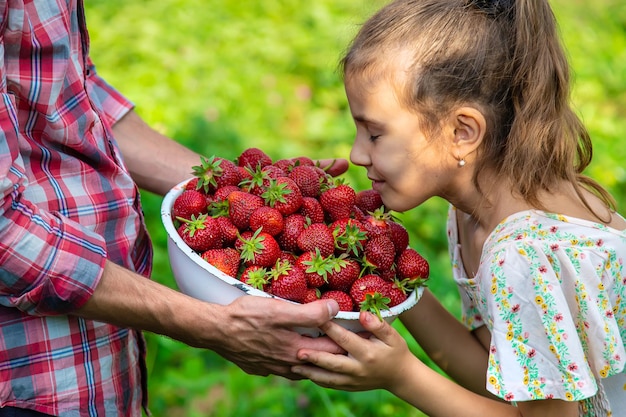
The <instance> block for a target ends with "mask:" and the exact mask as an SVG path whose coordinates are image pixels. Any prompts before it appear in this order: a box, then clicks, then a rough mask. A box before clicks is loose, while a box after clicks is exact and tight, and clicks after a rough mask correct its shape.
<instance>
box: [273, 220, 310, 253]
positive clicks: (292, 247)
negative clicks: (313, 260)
mask: <svg viewBox="0 0 626 417" xmlns="http://www.w3.org/2000/svg"><path fill="white" fill-rule="evenodd" d="M305 226H306V219H305V218H304V216H303V215H301V214H297V213H294V214H291V215H289V216H287V217H285V225H284V227H283V231H282V233H280V234H279V235H278V236H276V239H277V240H278V243H279V244H280V247H281V248H283V249H284V250H287V251H291V252H295V251H298V250H299V248H298V236H300V233H302V231H303V230H304V228H305Z"/></svg>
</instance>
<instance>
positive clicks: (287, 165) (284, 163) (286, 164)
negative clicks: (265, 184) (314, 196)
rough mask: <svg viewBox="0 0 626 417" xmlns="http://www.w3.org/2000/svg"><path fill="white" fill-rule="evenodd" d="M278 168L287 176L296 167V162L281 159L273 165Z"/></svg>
mask: <svg viewBox="0 0 626 417" xmlns="http://www.w3.org/2000/svg"><path fill="white" fill-rule="evenodd" d="M272 165H273V166H275V167H276V168H280V169H281V170H282V171H283V172H284V173H285V174H287V173H288V172H289V171H291V169H292V168H293V167H294V162H293V161H292V160H291V159H279V160H277V161H274V163H273V164H272Z"/></svg>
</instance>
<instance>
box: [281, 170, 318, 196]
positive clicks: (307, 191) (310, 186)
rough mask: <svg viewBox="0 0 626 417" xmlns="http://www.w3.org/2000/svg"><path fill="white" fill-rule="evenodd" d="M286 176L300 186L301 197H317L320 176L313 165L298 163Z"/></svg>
mask: <svg viewBox="0 0 626 417" xmlns="http://www.w3.org/2000/svg"><path fill="white" fill-rule="evenodd" d="M288 177H289V178H291V179H292V180H293V181H294V182H295V183H296V184H297V185H298V187H299V188H300V191H301V192H302V196H303V197H317V196H319V194H320V185H321V184H320V177H319V174H318V173H317V171H316V169H315V167H313V166H310V165H298V166H295V167H293V169H292V170H291V171H290V172H289V174H288Z"/></svg>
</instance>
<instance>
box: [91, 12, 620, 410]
mask: <svg viewBox="0 0 626 417" xmlns="http://www.w3.org/2000/svg"><path fill="white" fill-rule="evenodd" d="M87 3H88V4H87V5H86V15H87V22H88V26H89V27H90V32H91V50H92V57H93V59H94V62H95V63H96V66H97V68H98V71H99V73H100V74H101V75H103V76H104V77H105V78H106V79H107V80H108V81H109V82H110V83H111V84H113V85H114V86H116V87H117V88H118V89H119V90H120V91H122V92H123V93H124V94H125V95H126V96H127V97H129V98H130V99H131V100H132V101H133V102H134V103H136V105H137V111H138V113H139V114H141V115H142V116H143V117H144V118H145V119H146V120H147V121H148V122H149V123H150V124H152V125H153V126H155V127H157V128H158V129H159V130H161V131H162V132H164V133H165V134H167V135H170V136H171V137H173V138H175V139H176V140H178V141H179V142H181V143H184V144H185V145H187V146H189V147H191V148H192V149H194V150H196V151H198V152H201V153H203V154H206V155H212V154H216V155H220V156H223V157H228V158H233V157H235V156H237V155H238V154H239V152H241V151H242V150H243V149H245V148H246V147H250V146H256V147H260V148H262V149H264V150H265V151H266V152H268V153H269V154H270V155H271V156H272V157H273V158H275V159H278V158H282V157H289V156H296V155H308V156H311V157H314V158H322V157H348V154H349V150H350V145H351V142H352V136H353V134H354V126H353V123H352V121H351V119H350V115H349V112H348V109H347V103H346V100H345V96H344V91H343V87H342V84H341V80H340V77H339V74H338V73H337V71H336V66H337V62H338V59H339V57H340V56H341V54H342V52H343V51H344V49H345V47H346V45H347V44H348V43H349V41H350V39H351V37H352V36H353V35H354V33H355V32H356V30H357V29H358V26H359V24H360V23H361V22H362V21H363V20H364V19H365V18H366V17H367V16H368V15H369V14H370V13H372V12H373V11H374V10H375V9H377V8H378V7H380V6H381V5H382V4H384V2H383V1H380V0H364V1H357V0H316V1H313V2H303V1H300V0H263V1H258V2H240V1H217V0H204V1H199V0H196V1H186V0H135V1H129V0H91V1H88V2H87ZM552 4H553V7H554V9H555V13H556V15H557V18H558V20H559V22H560V25H561V31H562V34H563V38H564V41H565V44H566V47H567V50H568V53H569V55H570V58H571V63H572V67H573V70H574V76H575V88H574V97H573V98H574V104H575V106H576V109H577V111H578V112H579V114H580V115H581V116H582V117H583V119H584V121H585V122H586V124H587V126H588V127H589V129H590V131H591V134H592V137H593V139H594V143H595V154H594V162H593V164H592V166H591V167H590V168H589V170H588V173H589V174H590V175H591V176H593V177H594V178H596V179H597V180H599V181H600V182H601V183H603V184H604V185H605V186H606V187H608V188H609V190H610V191H611V192H613V194H614V195H615V196H616V198H617V200H618V203H620V206H623V205H624V203H626V172H625V171H624V161H626V149H625V147H624V146H623V142H621V140H622V136H623V135H624V132H626V118H624V115H625V114H626V4H625V3H624V1H623V0H596V1H594V2H589V1H584V0H555V1H553V2H552ZM346 179H347V180H348V182H349V183H350V184H352V185H354V186H355V187H356V188H358V189H363V188H368V187H369V183H368V182H367V178H366V177H365V175H364V171H363V170H362V169H358V168H356V167H351V168H350V170H349V171H348V173H347V174H346ZM143 200H144V208H145V211H146V216H147V221H148V227H149V229H150V232H151V234H152V236H153V239H154V243H155V269H154V271H155V272H154V279H156V280H158V281H159V282H162V283H164V284H166V285H168V286H172V287H175V283H174V280H173V278H172V276H171V273H170V269H169V264H168V260H167V249H166V236H165V232H164V229H163V227H162V225H161V220H160V216H159V211H160V204H161V198H160V197H158V196H155V195H151V194H148V193H145V194H144V195H143ZM445 215H446V203H445V202H443V201H441V200H439V199H433V200H431V201H428V202H427V203H426V204H424V205H423V206H421V207H419V208H417V209H415V210H412V211H411V212H409V213H404V214H402V215H401V216H400V217H401V219H402V220H403V221H404V222H405V225H406V226H407V227H408V229H409V230H410V233H411V242H412V243H411V244H412V246H414V247H415V248H416V249H417V250H419V251H420V252H422V253H423V254H424V255H425V256H426V257H427V259H428V260H429V261H430V263H431V267H432V279H431V283H430V288H431V290H432V291H433V292H434V293H435V294H436V295H437V296H438V297H440V299H441V300H442V301H443V303H444V304H445V305H446V306H447V307H448V308H449V309H450V310H451V311H452V312H453V313H454V314H457V315H458V314H459V306H458V293H457V291H456V288H455V287H454V284H453V283H452V280H451V274H450V271H449V264H448V258H447V248H446V242H445V225H444V222H445ZM207 319H210V318H207ZM394 326H395V327H396V328H397V329H398V330H400V331H401V332H402V333H403V334H405V335H406V332H405V330H404V329H403V327H402V325H401V324H400V323H399V322H396V323H395V324H394ZM146 337H147V340H148V345H149V347H148V348H149V353H148V366H149V372H150V381H149V386H150V408H151V410H152V412H153V414H154V415H155V416H168V417H178V416H181V417H182V416H185V417H195V416H209V415H210V416H257V417H261V416H263V417H269V416H295V415H297V416H303V417H306V416H328V417H343V416H355V417H357V416H358V417H368V416H421V415H422V414H421V413H419V412H418V411H416V410H414V409H412V408H411V407H409V406H408V405H407V404H406V403H404V402H403V401H400V400H398V399H396V398H394V397H393V396H391V395H390V394H388V393H387V392H385V391H375V392H368V393H346V392H339V391H333V390H327V389H322V388H319V387H317V386H315V385H314V384H312V383H309V382H307V381H299V382H291V381H287V380H285V379H282V378H278V377H267V378H262V377H256V376H250V375H247V374H245V373H244V372H243V371H241V370H239V368H237V367H236V366H235V365H233V364H230V363H228V362H227V361H224V360H223V359H222V358H221V357H219V356H218V355H216V354H214V353H212V352H206V351H202V350H198V349H193V348H190V347H187V346H185V345H183V344H181V343H179V342H176V341H172V340H170V339H167V338H164V337H160V336H155V335H153V334H147V335H146ZM408 338H409V337H408V336H407V339H408ZM409 342H410V346H411V349H412V350H413V351H414V352H415V354H416V355H419V356H420V357H423V354H422V352H421V351H420V349H419V347H418V346H417V345H416V344H415V343H414V342H412V341H409ZM424 360H426V361H427V359H426V358H424ZM416 395H419V393H416Z"/></svg>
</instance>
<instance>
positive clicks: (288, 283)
mask: <svg viewBox="0 0 626 417" xmlns="http://www.w3.org/2000/svg"><path fill="white" fill-rule="evenodd" d="M270 276H271V284H270V292H271V293H272V294H274V295H276V296H278V297H281V298H285V299H287V300H291V301H296V302H299V303H301V302H302V301H303V300H304V297H305V295H306V292H307V285H306V278H305V277H304V271H302V269H300V268H299V267H297V266H295V265H289V263H288V262H277V263H276V265H274V267H273V268H272V269H271V271H270Z"/></svg>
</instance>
